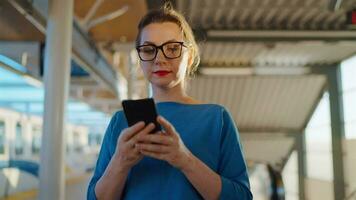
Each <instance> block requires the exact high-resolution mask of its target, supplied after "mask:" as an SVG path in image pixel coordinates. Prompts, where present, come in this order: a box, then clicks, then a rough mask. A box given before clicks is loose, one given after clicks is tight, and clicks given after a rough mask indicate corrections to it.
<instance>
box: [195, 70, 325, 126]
mask: <svg viewBox="0 0 356 200" xmlns="http://www.w3.org/2000/svg"><path fill="white" fill-rule="evenodd" d="M325 81H326V79H325V77H324V76H321V75H308V76H198V77H196V78H195V79H194V80H193V81H191V83H190V88H189V94H191V95H192V96H193V97H195V98H197V99H199V100H201V101H203V102H211V103H218V104H221V105H224V106H225V107H226V108H227V109H228V110H229V111H230V112H231V114H232V116H233V118H234V119H235V120H236V122H237V124H238V126H239V128H240V130H241V132H242V133H244V132H255V131H257V132H298V131H299V132H300V130H302V128H303V127H304V126H305V123H306V119H307V118H308V116H309V114H310V112H311V110H312V109H313V108H314V105H315V102H317V101H318V100H319V99H318V98H319V97H320V94H321V92H322V91H323V89H324V87H325Z"/></svg>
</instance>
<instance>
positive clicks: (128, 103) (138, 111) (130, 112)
mask: <svg viewBox="0 0 356 200" xmlns="http://www.w3.org/2000/svg"><path fill="white" fill-rule="evenodd" d="M122 107H123V109H124V113H125V117H126V120H127V124H128V125H129V126H132V125H134V124H136V123H137V122H139V121H144V122H145V125H148V124H149V123H153V124H154V125H155V128H154V130H152V131H151V133H155V132H157V131H160V130H162V128H161V125H160V124H159V123H158V122H157V110H156V104H155V102H154V100H153V99H152V98H147V99H138V100H124V101H122Z"/></svg>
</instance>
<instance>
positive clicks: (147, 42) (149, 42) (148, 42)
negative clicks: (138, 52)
mask: <svg viewBox="0 0 356 200" xmlns="http://www.w3.org/2000/svg"><path fill="white" fill-rule="evenodd" d="M167 42H178V40H176V39H171V40H167V41H165V42H163V43H162V44H164V43H167ZM143 44H153V45H156V44H155V43H154V42H151V41H145V42H144V43H143Z"/></svg>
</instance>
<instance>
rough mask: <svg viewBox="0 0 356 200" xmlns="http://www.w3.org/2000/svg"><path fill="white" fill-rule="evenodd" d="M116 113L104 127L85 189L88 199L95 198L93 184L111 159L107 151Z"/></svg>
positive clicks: (93, 199)
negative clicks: (97, 154) (86, 188)
mask: <svg viewBox="0 0 356 200" xmlns="http://www.w3.org/2000/svg"><path fill="white" fill-rule="evenodd" d="M116 117H117V116H116V115H114V116H113V117H112V119H111V121H110V123H109V126H108V128H107V129H106V132H105V135H104V139H103V143H102V145H101V149H100V153H99V157H98V160H97V163H96V167H95V170H94V175H93V177H92V178H91V180H90V182H89V186H88V191H87V199H88V200H96V199H97V198H96V195H95V186H96V183H97V182H98V180H99V179H100V178H101V176H102V175H103V174H104V172H105V169H106V167H107V166H108V164H109V162H110V160H111V154H110V151H109V147H110V145H111V143H112V131H113V126H114V125H115V123H116Z"/></svg>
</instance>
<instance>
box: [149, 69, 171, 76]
mask: <svg viewBox="0 0 356 200" xmlns="http://www.w3.org/2000/svg"><path fill="white" fill-rule="evenodd" d="M153 73H154V74H156V75H157V76H166V75H167V74H169V73H170V71H164V70H159V71H155V72H153Z"/></svg>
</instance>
